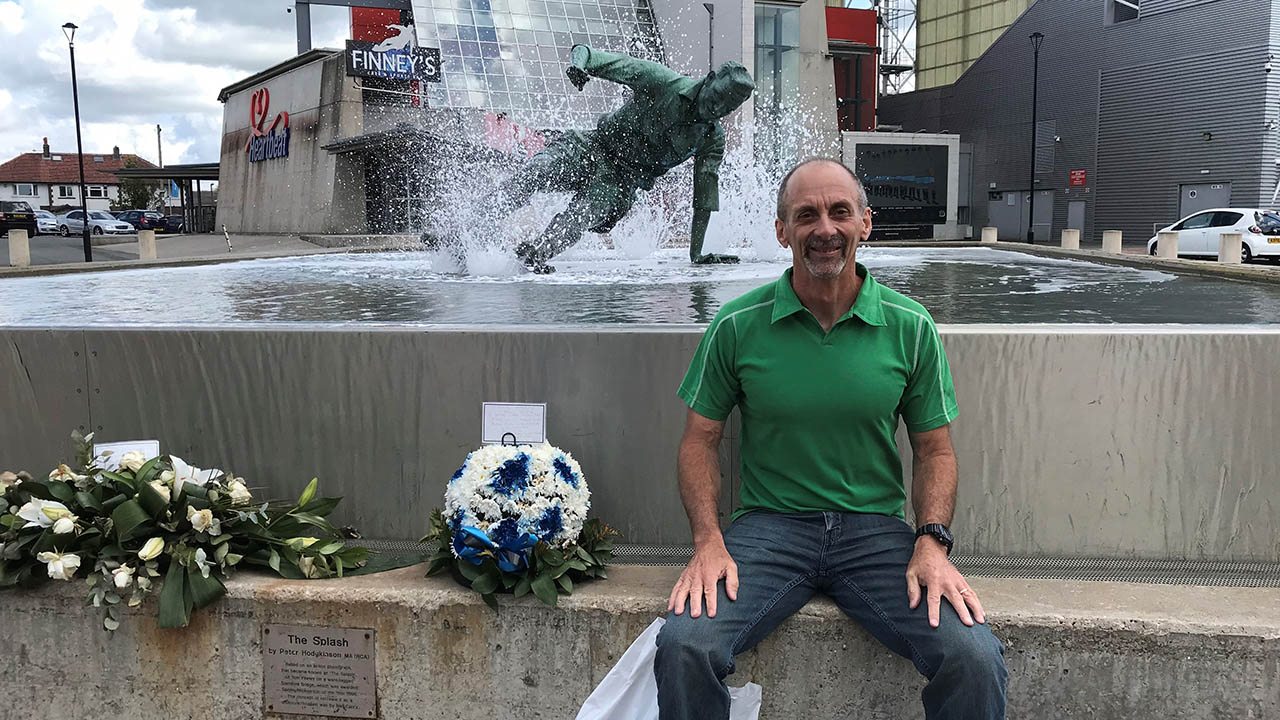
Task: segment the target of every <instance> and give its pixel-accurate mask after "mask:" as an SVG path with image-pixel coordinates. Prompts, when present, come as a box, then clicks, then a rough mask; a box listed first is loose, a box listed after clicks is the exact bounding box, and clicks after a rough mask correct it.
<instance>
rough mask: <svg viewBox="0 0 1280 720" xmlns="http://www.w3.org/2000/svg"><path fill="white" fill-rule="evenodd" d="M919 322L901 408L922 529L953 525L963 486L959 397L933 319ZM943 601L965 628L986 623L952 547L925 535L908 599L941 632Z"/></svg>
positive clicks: (912, 566) (911, 571)
mask: <svg viewBox="0 0 1280 720" xmlns="http://www.w3.org/2000/svg"><path fill="white" fill-rule="evenodd" d="M921 310H923V308H921ZM919 322H920V323H921V325H920V326H919V327H917V328H916V332H915V337H916V343H917V346H916V348H915V349H914V351H913V353H912V357H913V359H914V365H913V367H912V368H911V372H910V373H909V375H908V378H907V386H906V390H905V392H904V393H903V396H902V402H901V404H900V405H899V407H898V410H899V412H900V413H901V415H902V419H903V421H904V422H905V423H906V425H907V434H908V436H909V437H910V438H911V451H912V465H911V467H912V471H911V506H912V508H913V509H914V510H915V519H916V526H917V527H920V526H923V525H927V524H930V523H938V524H941V525H948V526H949V525H950V524H951V516H952V513H953V512H955V507H956V486H957V484H958V481H959V472H958V469H957V466H956V453H955V449H954V448H953V447H952V445H951V423H952V422H953V421H954V420H955V419H956V416H957V415H958V410H957V406H956V392H955V387H954V386H953V385H952V381H951V368H950V366H949V365H948V363H947V355H946V353H945V352H944V351H943V349H942V338H941V337H939V335H938V328H937V326H936V325H934V324H933V318H931V317H929V314H928V313H927V312H924V313H923V314H921V315H920V318H919ZM944 597H945V598H946V599H947V600H948V601H949V602H950V603H951V606H952V607H954V608H955V611H956V614H957V615H959V616H960V620H961V621H962V622H964V624H965V625H972V624H973V622H974V620H977V621H978V622H980V623H981V622H986V617H985V615H984V614H983V611H982V603H980V602H979V601H978V596H977V594H976V593H974V591H973V590H972V589H971V588H970V587H969V584H968V583H967V582H965V579H964V577H963V576H961V575H960V571H959V570H957V569H956V566H955V565H952V564H951V561H950V560H949V559H948V558H947V547H946V546H945V545H943V544H942V543H941V542H940V541H939V540H937V539H936V538H934V537H933V536H932V535H922V536H920V537H918V538H916V545H915V551H914V552H913V553H912V555H911V562H910V563H909V564H908V565H907V598H908V600H909V601H910V604H911V609H913V610H914V609H915V608H917V607H919V605H920V601H921V599H924V600H925V601H926V603H927V606H928V610H929V624H930V625H932V626H934V627H937V626H938V622H939V618H940V615H941V612H942V610H941V606H942V598H944Z"/></svg>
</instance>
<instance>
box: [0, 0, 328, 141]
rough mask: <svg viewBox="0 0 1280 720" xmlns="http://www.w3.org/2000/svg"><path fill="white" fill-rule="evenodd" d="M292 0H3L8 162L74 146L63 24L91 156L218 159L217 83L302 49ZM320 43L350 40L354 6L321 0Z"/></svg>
mask: <svg viewBox="0 0 1280 720" xmlns="http://www.w3.org/2000/svg"><path fill="white" fill-rule="evenodd" d="M292 7H293V2H292V0H0V38H2V39H3V42H4V45H5V50H6V52H5V70H6V72H4V73H3V74H0V162H3V161H4V160H8V159H9V158H11V157H13V156H14V155H17V154H19V153H23V152H31V151H39V150H40V138H42V137H46V136H47V137H48V138H49V144H50V145H51V146H52V148H53V150H54V151H55V152H75V148H76V129H75V119H74V114H73V110H72V102H71V66H70V62H69V60H68V53H67V40H66V37H64V36H63V34H62V25H63V24H65V23H68V22H72V23H75V24H76V25H78V26H79V28H80V29H79V30H77V31H76V38H75V42H76V74H77V79H78V81H79V86H80V121H81V128H82V131H83V134H84V150H85V152H86V153H108V152H111V147H112V146H113V145H119V146H120V150H121V151H122V152H133V153H137V154H139V155H141V156H142V157H144V158H146V159H148V160H150V161H152V162H155V160H156V125H157V124H159V125H160V126H161V127H162V128H163V129H164V132H163V140H164V161H165V164H176V163H191V162H216V161H217V160H218V143H219V140H220V137H221V133H222V104H221V103H219V102H218V91H219V90H221V89H222V88H224V87H226V86H227V85H230V84H232V83H234V82H236V81H238V80H241V79H244V78H245V77H248V76H249V75H252V74H254V73H256V72H258V71H260V70H263V69H265V68H267V67H269V66H271V65H274V64H275V63H278V62H280V61H282V60H285V59H287V58H290V57H293V56H294V55H295V54H296V53H297V39H296V36H295V32H294V17H293V15H292V14H291V13H288V12H286V10H287V9H289V8H292ZM311 23H312V42H313V44H314V45H315V46H316V47H341V43H342V41H343V40H344V39H345V38H346V37H347V36H348V33H349V31H348V23H349V18H348V11H347V10H346V9H345V8H330V7H322V6H318V5H317V6H312V10H311Z"/></svg>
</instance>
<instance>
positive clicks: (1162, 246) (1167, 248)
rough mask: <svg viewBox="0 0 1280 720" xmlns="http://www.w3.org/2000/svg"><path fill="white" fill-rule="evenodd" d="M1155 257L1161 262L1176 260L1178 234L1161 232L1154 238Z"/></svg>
mask: <svg viewBox="0 0 1280 720" xmlns="http://www.w3.org/2000/svg"><path fill="white" fill-rule="evenodd" d="M1156 257H1158V258H1161V259H1163V260H1177V259H1178V233H1177V232H1162V233H1160V234H1159V235H1157V236H1156Z"/></svg>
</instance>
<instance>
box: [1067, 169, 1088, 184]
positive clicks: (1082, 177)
mask: <svg viewBox="0 0 1280 720" xmlns="http://www.w3.org/2000/svg"><path fill="white" fill-rule="evenodd" d="M1088 177H1089V174H1088V172H1087V171H1085V170H1072V171H1071V187H1084V186H1085V185H1087V184H1088Z"/></svg>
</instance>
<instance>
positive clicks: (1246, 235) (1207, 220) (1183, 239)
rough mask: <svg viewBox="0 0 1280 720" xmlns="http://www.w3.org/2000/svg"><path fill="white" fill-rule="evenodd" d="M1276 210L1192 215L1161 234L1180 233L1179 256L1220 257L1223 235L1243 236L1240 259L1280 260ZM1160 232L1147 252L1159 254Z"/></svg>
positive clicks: (1279, 219) (1279, 222) (1221, 210)
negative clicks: (1236, 234)
mask: <svg viewBox="0 0 1280 720" xmlns="http://www.w3.org/2000/svg"><path fill="white" fill-rule="evenodd" d="M1269 216H1276V211H1274V210H1259V209H1256V208H1211V209H1209V210H1201V211H1200V212H1198V213H1194V214H1192V215H1188V216H1187V217H1184V218H1182V219H1181V220H1179V221H1178V222H1176V223H1174V224H1172V225H1169V226H1167V227H1163V228H1160V230H1159V232H1177V233H1178V256H1179V257H1183V256H1186V257H1203V258H1213V259H1217V257H1218V241H1219V239H1220V237H1219V236H1221V235H1222V233H1240V236H1241V239H1242V240H1243V242H1242V243H1241V245H1242V247H1241V248H1240V259H1241V261H1243V262H1249V261H1250V260H1253V259H1254V258H1258V257H1270V258H1280V216H1276V217H1269ZM1158 238H1159V233H1157V234H1156V236H1155V237H1152V238H1151V239H1150V240H1148V241H1147V252H1149V253H1151V254H1152V255H1155V254H1156V240H1157V239H1158Z"/></svg>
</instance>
